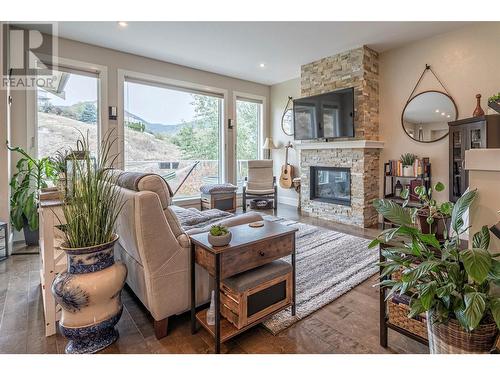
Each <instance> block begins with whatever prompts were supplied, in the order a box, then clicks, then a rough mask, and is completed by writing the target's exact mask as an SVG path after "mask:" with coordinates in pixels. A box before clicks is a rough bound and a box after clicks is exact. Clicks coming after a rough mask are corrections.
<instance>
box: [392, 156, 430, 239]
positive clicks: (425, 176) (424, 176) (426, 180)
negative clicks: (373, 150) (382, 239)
mask: <svg viewBox="0 0 500 375" xmlns="http://www.w3.org/2000/svg"><path fill="white" fill-rule="evenodd" d="M389 164H390V163H389V162H387V163H384V198H385V199H390V200H392V201H394V202H396V203H398V204H400V205H402V204H403V202H404V199H402V198H401V197H397V196H395V193H394V187H395V184H396V183H397V179H404V181H403V182H408V183H409V182H410V181H411V180H419V181H421V183H422V185H423V186H425V188H426V189H428V188H429V187H430V186H431V170H432V169H431V163H429V164H427V173H425V174H421V175H418V176H400V175H393V174H386V173H385V171H386V170H387V169H388V168H387V167H388V166H389ZM388 180H389V181H390V182H389V183H388ZM403 182H402V184H403V188H404V186H405V184H404V183H403ZM388 186H390V188H391V189H390V192H388V189H387V188H388ZM421 206H422V204H421V203H420V201H415V200H411V199H410V200H409V201H408V205H407V207H414V208H419V207H421ZM386 225H391V222H390V221H388V220H386V219H385V218H384V220H383V222H382V227H383V228H384V229H385V226H386Z"/></svg>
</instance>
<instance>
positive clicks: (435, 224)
mask: <svg viewBox="0 0 500 375" xmlns="http://www.w3.org/2000/svg"><path fill="white" fill-rule="evenodd" d="M444 189H445V185H444V184H443V183H442V182H438V183H436V184H435V185H434V186H431V187H429V188H428V189H427V188H426V187H425V186H423V185H420V186H416V187H415V194H416V195H417V196H418V199H419V200H420V202H421V203H422V206H421V207H420V208H419V209H417V210H415V214H416V217H417V218H418V220H419V225H420V229H421V231H422V232H423V233H434V234H435V235H436V238H437V239H438V240H444V239H446V238H448V232H449V229H450V219H451V212H452V210H453V203H451V202H448V201H446V202H443V203H438V202H437V201H436V199H434V198H433V193H434V192H435V191H437V192H441V191H443V190H444ZM409 196H410V191H409V190H408V189H404V190H403V192H402V193H401V197H402V198H403V199H405V201H404V206H406V205H407V204H408V198H409Z"/></svg>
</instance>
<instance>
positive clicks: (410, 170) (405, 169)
mask: <svg viewBox="0 0 500 375" xmlns="http://www.w3.org/2000/svg"><path fill="white" fill-rule="evenodd" d="M413 174H414V173H413V166H411V165H410V166H406V167H403V176H405V177H412V176H413Z"/></svg>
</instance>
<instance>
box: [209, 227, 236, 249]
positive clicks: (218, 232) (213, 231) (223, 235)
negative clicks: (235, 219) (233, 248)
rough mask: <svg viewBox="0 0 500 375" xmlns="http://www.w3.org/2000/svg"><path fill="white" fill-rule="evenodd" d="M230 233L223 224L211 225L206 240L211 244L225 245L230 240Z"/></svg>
mask: <svg viewBox="0 0 500 375" xmlns="http://www.w3.org/2000/svg"><path fill="white" fill-rule="evenodd" d="M231 238H232V233H231V232H230V231H229V229H228V228H227V227H225V226H224V225H212V227H210V231H209V232H208V242H210V244H212V246H226V245H227V244H229V242H231Z"/></svg>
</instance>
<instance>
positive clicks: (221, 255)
mask: <svg viewBox="0 0 500 375" xmlns="http://www.w3.org/2000/svg"><path fill="white" fill-rule="evenodd" d="M229 229H230V231H231V232H232V239H231V242H230V243H229V245H227V246H223V247H213V246H212V245H210V243H209V242H208V233H199V234H195V235H193V236H191V333H192V334H195V333H196V331H197V322H199V323H200V324H201V325H202V326H203V327H204V328H205V329H206V330H208V332H209V333H210V334H211V335H212V336H214V338H215V352H216V353H220V344H221V343H222V342H224V341H227V340H229V339H230V338H232V337H234V336H236V335H238V334H240V333H241V332H243V331H245V330H247V329H248V328H250V327H253V326H254V325H256V324H259V323H260V322H262V321H264V320H266V319H268V318H269V317H270V316H271V315H274V314H276V313H277V312H278V311H280V310H282V309H285V308H287V307H289V305H287V306H283V307H282V308H281V309H280V310H277V311H274V312H272V313H271V314H268V315H266V316H264V317H262V318H261V319H259V320H257V321H255V322H253V323H252V324H249V325H248V326H245V327H243V328H241V329H237V328H236V327H235V326H233V325H232V324H231V323H230V322H229V321H227V320H226V319H224V318H222V317H221V315H220V284H221V281H222V280H224V279H226V278H228V277H231V276H233V275H236V274H239V273H241V272H244V271H248V270H250V269H253V268H256V267H259V266H262V265H264V264H267V263H270V262H272V261H273V260H276V259H279V258H283V257H285V256H288V255H291V258H292V304H291V307H292V315H295V232H296V231H297V229H296V228H290V227H287V226H285V225H282V224H278V223H272V222H269V221H264V226H262V227H259V228H252V227H250V226H249V225H248V224H243V225H238V226H235V227H230V228H229ZM196 264H198V265H199V266H201V267H203V268H205V269H206V270H207V271H208V273H209V274H210V275H211V276H212V277H214V279H215V325H214V326H209V325H208V324H207V322H206V314H207V310H208V309H204V310H202V311H199V312H196V298H195V291H196V277H195V268H196V267H195V265H196Z"/></svg>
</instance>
